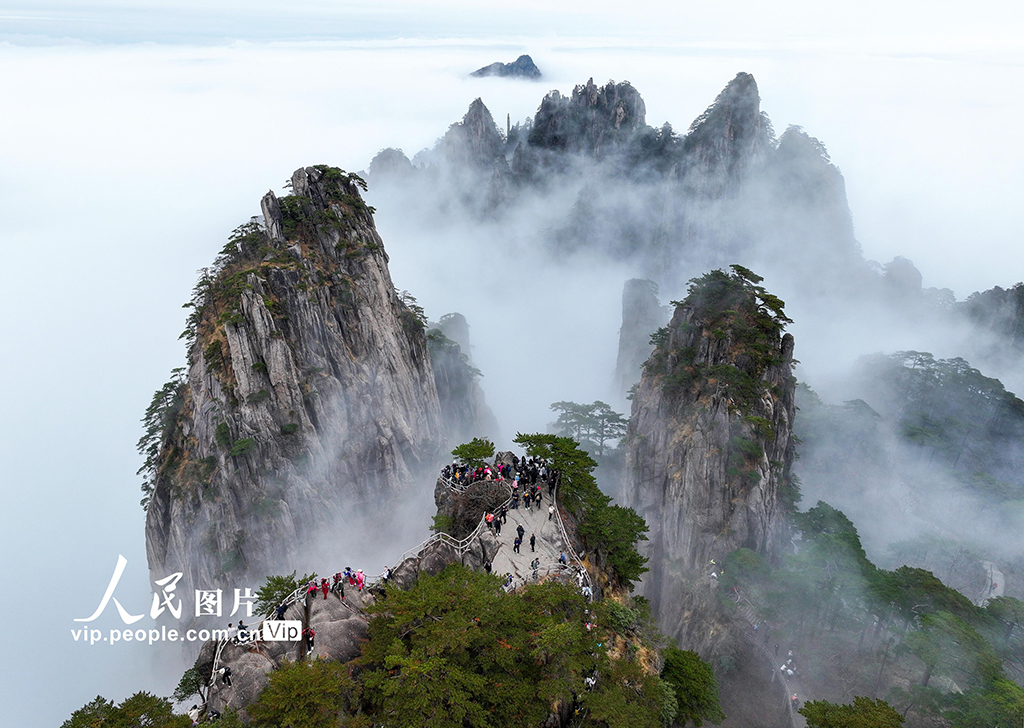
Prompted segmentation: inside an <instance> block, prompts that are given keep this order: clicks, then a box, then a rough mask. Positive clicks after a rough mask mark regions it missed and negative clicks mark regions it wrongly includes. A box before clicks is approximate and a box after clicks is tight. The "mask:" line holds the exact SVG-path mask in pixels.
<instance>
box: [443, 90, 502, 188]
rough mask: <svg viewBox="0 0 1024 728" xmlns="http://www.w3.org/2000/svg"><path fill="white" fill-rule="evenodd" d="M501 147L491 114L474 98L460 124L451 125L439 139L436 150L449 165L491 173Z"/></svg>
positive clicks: (500, 139)
mask: <svg viewBox="0 0 1024 728" xmlns="http://www.w3.org/2000/svg"><path fill="white" fill-rule="evenodd" d="M504 144H505V140H504V139H503V138H502V136H501V132H500V131H498V126H497V124H495V123H494V117H492V116H491V112H490V111H488V110H487V107H486V106H485V105H484V102H483V101H482V100H480V99H476V100H474V101H473V103H471V104H470V105H469V109H468V110H467V111H466V115H465V116H464V117H462V121H460V122H459V123H457V124H452V125H451V127H450V128H449V129H448V132H447V133H446V134H445V135H444V136H443V137H442V138H441V141H439V142H438V145H437V151H438V152H440V155H441V157H442V158H443V159H444V160H445V162H446V163H447V164H448V165H451V166H454V167H462V168H466V169H468V170H486V171H487V172H490V168H491V165H493V164H494V160H495V159H496V158H497V157H498V156H499V155H500V154H501V153H502V149H503V147H504Z"/></svg>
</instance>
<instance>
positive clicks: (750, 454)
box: [626, 269, 796, 654]
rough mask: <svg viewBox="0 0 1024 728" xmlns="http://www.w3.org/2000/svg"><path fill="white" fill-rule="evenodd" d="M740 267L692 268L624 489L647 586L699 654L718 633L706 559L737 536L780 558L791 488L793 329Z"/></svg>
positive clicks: (666, 624)
mask: <svg viewBox="0 0 1024 728" xmlns="http://www.w3.org/2000/svg"><path fill="white" fill-rule="evenodd" d="M738 271H740V272H738V273H736V274H726V273H723V272H722V271H713V272H712V273H709V274H707V275H706V276H704V277H703V278H701V279H698V280H697V281H696V282H695V283H694V285H693V286H692V287H691V292H690V295H689V296H688V297H687V299H686V300H685V301H684V302H683V303H682V304H681V305H678V306H677V307H676V310H675V313H674V315H673V317H672V320H671V322H670V323H669V324H668V326H667V327H666V328H664V329H661V330H660V331H659V334H658V335H657V336H656V339H657V340H658V346H657V348H656V349H655V351H654V353H653V354H652V355H651V358H650V360H648V362H647V364H646V365H645V368H644V374H643V377H642V378H641V380H640V384H639V385H638V387H637V390H636V395H635V397H634V399H633V409H632V416H631V419H630V425H629V432H628V434H627V448H628V449H627V473H628V476H627V477H628V482H627V485H626V501H627V505H630V506H632V507H633V508H634V509H636V511H637V512H638V513H639V514H640V515H641V516H643V517H644V518H645V520H646V521H647V524H648V526H649V527H650V533H649V537H650V540H649V542H648V544H647V546H648V549H649V556H650V559H651V562H650V568H651V571H650V573H648V574H647V575H646V577H645V579H644V583H643V585H642V590H643V592H644V594H645V595H646V596H647V597H648V599H650V601H651V605H652V609H653V611H654V614H655V615H656V616H657V618H658V620H659V622H660V624H661V628H662V629H663V630H664V631H665V632H666V633H667V634H669V635H670V636H672V637H674V638H676V639H680V640H681V642H682V644H683V646H684V647H688V648H690V649H698V650H701V651H702V653H703V654H706V652H707V651H708V649H710V643H709V640H714V639H717V638H716V637H715V635H714V630H713V629H709V622H708V620H710V619H712V618H713V616H714V612H715V607H714V600H713V599H712V600H710V601H709V600H708V599H706V598H705V597H703V596H702V595H703V594H704V593H708V592H709V590H713V587H714V584H713V583H712V582H713V580H710V579H708V575H709V573H710V572H711V571H713V570H714V568H715V567H714V566H713V565H712V564H711V560H712V559H719V560H720V559H721V558H722V557H724V556H725V555H726V554H728V553H729V552H730V551H733V550H735V549H737V548H740V547H746V548H749V549H752V550H754V551H757V552H759V553H761V554H763V555H764V556H766V557H767V558H768V559H769V560H775V559H778V558H779V556H780V554H781V552H782V549H783V544H784V532H785V528H784V521H785V513H786V510H787V508H788V507H789V505H790V504H791V500H792V497H793V496H792V485H791V483H790V467H791V465H792V461H793V456H794V442H793V438H792V435H791V431H792V422H793V417H794V415H795V411H796V408H795V404H794V388H795V381H794V378H793V376H792V374H791V372H790V370H791V367H792V361H793V359H792V355H793V338H792V336H791V335H789V334H783V333H782V324H783V323H785V321H786V319H785V317H784V314H783V313H782V308H781V302H779V301H778V299H775V298H774V297H772V296H771V294H768V293H767V292H765V291H764V290H763V289H761V288H760V287H759V286H757V285H756V282H757V281H759V280H760V279H759V278H757V277H756V276H753V274H750V273H749V271H745V269H738ZM748 275H749V276H750V277H749V278H748V277H746V276H748ZM773 308H774V309H776V310H773Z"/></svg>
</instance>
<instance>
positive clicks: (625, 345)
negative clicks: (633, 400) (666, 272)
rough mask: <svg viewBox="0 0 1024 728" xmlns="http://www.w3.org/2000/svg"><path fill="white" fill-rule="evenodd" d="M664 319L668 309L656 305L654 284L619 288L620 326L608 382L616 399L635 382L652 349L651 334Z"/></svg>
mask: <svg viewBox="0 0 1024 728" xmlns="http://www.w3.org/2000/svg"><path fill="white" fill-rule="evenodd" d="M668 317H669V311H668V308H667V307H666V306H662V305H661V304H660V303H659V302H658V284H657V283H655V282H654V281H648V280H644V279H642V278H631V279H629V280H628V281H626V283H625V285H624V286H623V287H622V326H621V328H619V353H618V356H617V357H616V359H615V378H614V381H613V383H612V388H613V391H614V394H615V395H616V396H617V397H620V398H621V397H624V396H625V395H626V393H627V392H628V391H629V390H630V389H631V388H632V387H633V385H634V384H636V383H637V382H638V381H639V379H640V372H641V367H642V366H643V363H644V362H645V361H647V358H648V357H649V356H650V355H651V352H652V351H653V350H654V345H653V344H651V335H652V334H653V333H654V331H655V330H656V329H657V328H659V327H661V326H664V325H665V321H666V320H667V319H668Z"/></svg>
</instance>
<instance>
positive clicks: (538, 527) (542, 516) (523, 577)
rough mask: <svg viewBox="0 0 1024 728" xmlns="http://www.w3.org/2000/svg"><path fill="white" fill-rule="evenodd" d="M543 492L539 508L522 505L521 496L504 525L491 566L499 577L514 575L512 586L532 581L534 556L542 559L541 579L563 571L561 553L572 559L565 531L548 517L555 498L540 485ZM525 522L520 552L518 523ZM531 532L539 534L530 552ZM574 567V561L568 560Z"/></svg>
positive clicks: (535, 505) (492, 571)
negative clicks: (514, 547)
mask: <svg viewBox="0 0 1024 728" xmlns="http://www.w3.org/2000/svg"><path fill="white" fill-rule="evenodd" d="M541 489H542V491H543V492H544V500H543V501H542V502H541V504H540V506H539V507H538V506H537V504H536V503H534V504H533V505H532V506H531V507H530V508H529V509H526V508H525V507H524V506H523V503H522V499H521V498H520V501H519V508H518V509H515V510H511V509H510V510H509V512H508V520H507V522H506V523H503V524H502V526H501V534H500V535H499V536H498V537H497V538H498V543H499V547H498V552H497V553H496V554H495V556H494V559H493V561H492V565H491V573H492V574H497V575H498V576H504V575H505V574H512V578H513V582H512V585H513V587H518V586H522V585H523V584H526V583H530V582H532V581H533V569H531V568H530V562H531V561H533V560H534V559H535V558H537V559H540V566H539V569H538V572H539V576H540V578H541V579H543V578H544V575H545V574H548V573H552V572H556V573H557V572H560V571H562V569H561V567H560V565H559V563H558V555H559V553H561V552H562V551H565V555H566V559H569V558H570V557H569V551H568V546H567V545H566V544H565V543H563V541H562V534H561V533H560V532H559V530H558V521H556V520H555V519H554V518H552V519H551V520H548V506H550V505H551V504H552V499H551V498H550V497H549V496H548V495H547V486H546V485H544V484H541ZM520 524H522V526H523V529H525V534H524V536H523V545H522V546H521V547H520V549H519V553H518V554H517V553H515V552H514V551H513V550H512V548H513V542H514V541H515V539H516V526H518V525H520ZM530 534H536V536H537V546H536V549H537V550H536V552H533V553H531V552H530ZM569 563H570V566H571V563H572V562H571V561H570V562H569Z"/></svg>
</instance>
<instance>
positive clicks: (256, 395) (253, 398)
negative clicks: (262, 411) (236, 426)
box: [245, 389, 270, 404]
mask: <svg viewBox="0 0 1024 728" xmlns="http://www.w3.org/2000/svg"><path fill="white" fill-rule="evenodd" d="M268 399H270V392H268V391H267V390H265V389H261V390H260V391H258V392H253V393H252V394H250V395H249V396H248V397H246V398H245V401H246V402H248V403H249V404H259V403H260V402H266V401H267V400H268Z"/></svg>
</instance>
